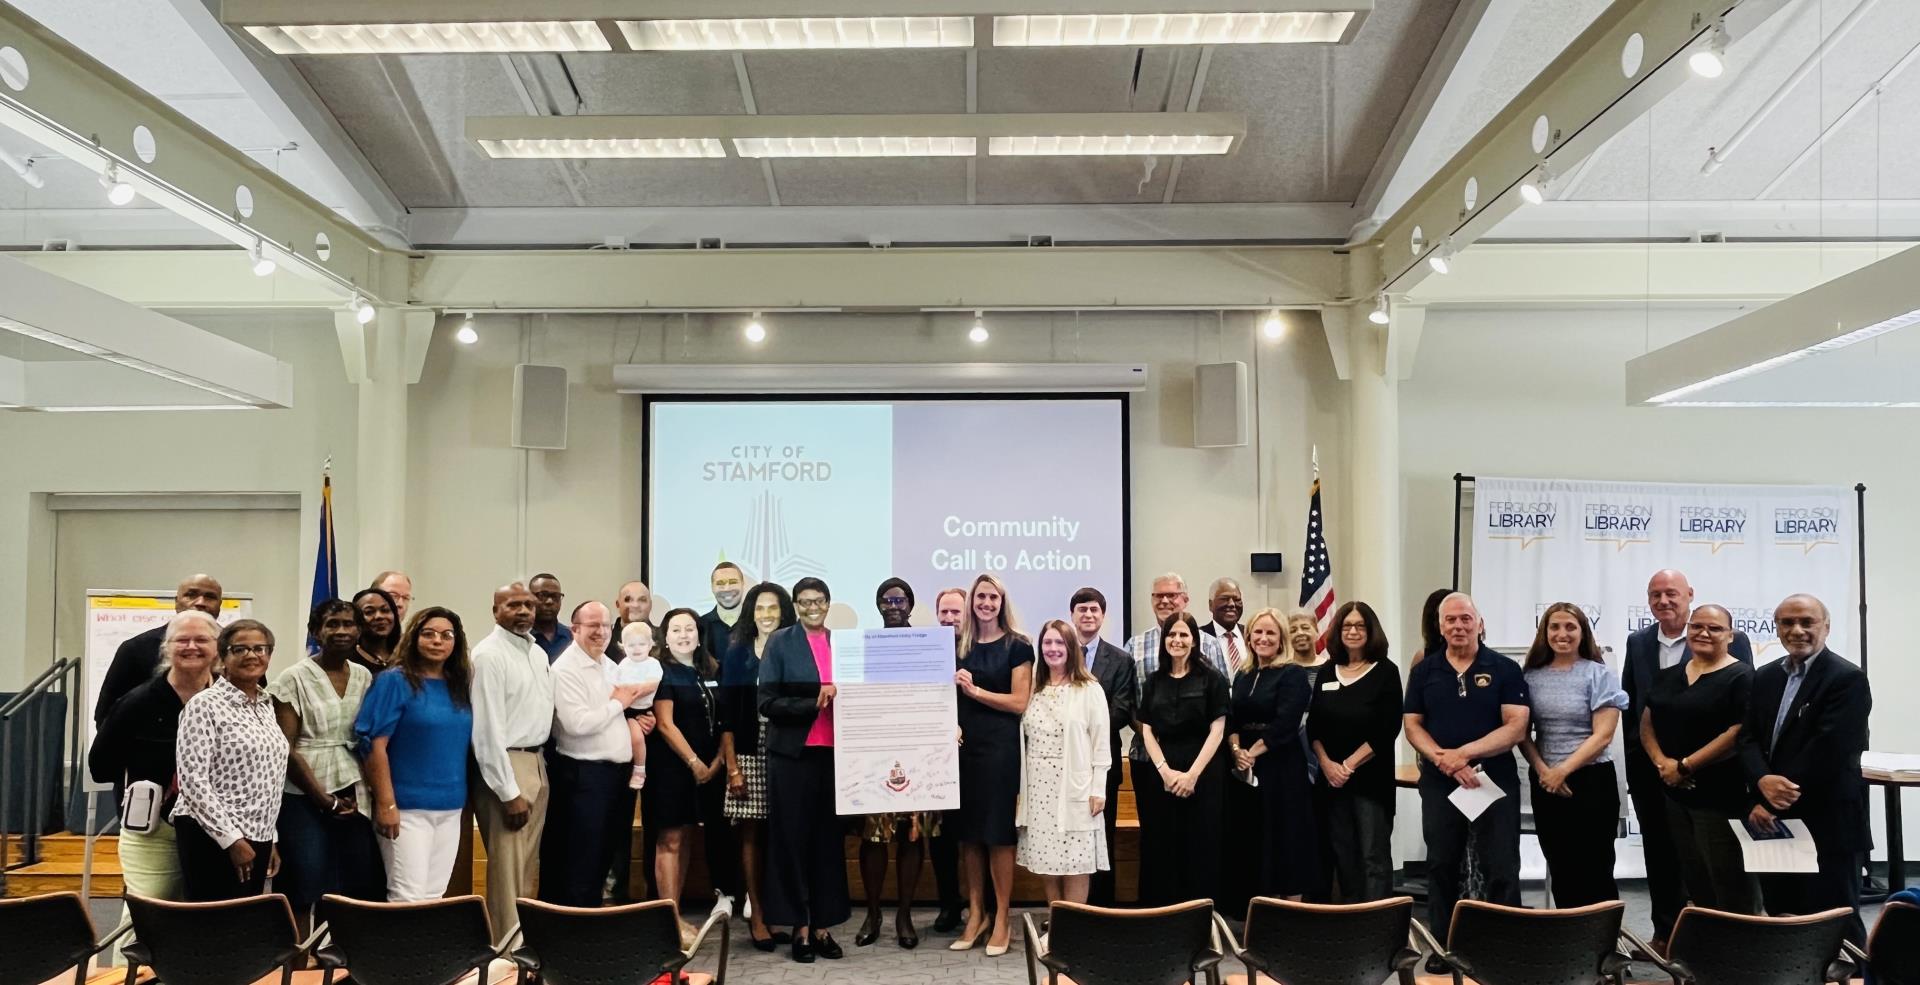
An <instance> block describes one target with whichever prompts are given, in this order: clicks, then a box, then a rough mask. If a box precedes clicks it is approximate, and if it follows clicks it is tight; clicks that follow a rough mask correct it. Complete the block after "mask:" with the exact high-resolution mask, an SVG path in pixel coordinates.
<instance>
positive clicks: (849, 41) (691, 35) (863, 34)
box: [620, 17, 973, 51]
mask: <svg viewBox="0 0 1920 985" xmlns="http://www.w3.org/2000/svg"><path fill="white" fill-rule="evenodd" d="M620 34H621V36H622V37H624V38H625V39H626V42H627V45H628V46H629V47H631V48H632V49H633V50H635V51H780V50H803V49H827V48H971V47H973V18H972V17H742V18H737V19H731V20H726V19H713V18H708V19H702V20H647V21H629V20H623V21H621V22H620Z"/></svg>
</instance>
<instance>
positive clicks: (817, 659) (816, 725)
mask: <svg viewBox="0 0 1920 985" xmlns="http://www.w3.org/2000/svg"><path fill="white" fill-rule="evenodd" d="M807 647H808V648H809V649H811V650H812V651H813V666H814V668H815V669H817V670H818V671H820V683H822V684H832V683H833V637H832V636H830V635H828V634H827V632H826V631H825V630H822V631H821V632H818V633H813V632H809V633H807ZM807 745H810V746H832V745H833V705H827V706H826V707H825V708H822V709H820V712H819V714H817V715H815V716H814V718H813V728H811V729H808V730H807Z"/></svg>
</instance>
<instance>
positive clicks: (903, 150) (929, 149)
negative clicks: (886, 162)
mask: <svg viewBox="0 0 1920 985" xmlns="http://www.w3.org/2000/svg"><path fill="white" fill-rule="evenodd" d="M733 150H734V153H736V154H739V155H740V156H741V157H972V156H974V154H975V153H977V152H978V151H979V141H978V140H977V139H976V138H973V137H736V138H734V141H733Z"/></svg>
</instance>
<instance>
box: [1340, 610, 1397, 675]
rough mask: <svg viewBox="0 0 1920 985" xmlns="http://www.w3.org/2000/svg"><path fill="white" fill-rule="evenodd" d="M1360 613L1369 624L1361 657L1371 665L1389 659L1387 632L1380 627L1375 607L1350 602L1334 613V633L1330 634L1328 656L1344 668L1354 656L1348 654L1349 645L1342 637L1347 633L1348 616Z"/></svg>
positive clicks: (1361, 649)
mask: <svg viewBox="0 0 1920 985" xmlns="http://www.w3.org/2000/svg"><path fill="white" fill-rule="evenodd" d="M1355 612H1358V613H1360V618H1361V620H1363V621H1364V622H1366V624H1367V642H1366V644H1365V645H1363V646H1362V647H1361V648H1360V655H1361V656H1362V657H1364V658H1366V660H1367V662H1369V663H1381V662H1383V661H1385V660H1386V659H1387V631H1386V630H1385V629H1383V628H1381V626H1380V617H1379V616H1377V615H1374V613H1373V606H1370V605H1368V604H1367V603H1365V602H1348V603H1347V604H1345V605H1342V606H1341V607H1340V608H1338V609H1336V610H1334V613H1333V632H1332V633H1329V634H1328V637H1329V638H1328V640H1327V656H1329V657H1332V658H1333V662H1334V663H1336V664H1339V665H1340V666H1342V667H1345V666H1346V665H1347V662H1348V661H1349V660H1352V659H1353V655H1352V654H1351V653H1349V652H1347V644H1346V641H1345V640H1344V639H1342V638H1341V637H1342V635H1343V634H1344V633H1345V632H1346V627H1347V616H1348V615H1350V614H1352V613H1355Z"/></svg>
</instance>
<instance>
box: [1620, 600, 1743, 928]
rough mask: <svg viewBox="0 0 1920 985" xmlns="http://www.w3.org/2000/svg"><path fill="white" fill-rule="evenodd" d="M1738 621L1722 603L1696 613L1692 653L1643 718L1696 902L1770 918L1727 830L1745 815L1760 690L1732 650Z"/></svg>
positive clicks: (1671, 671)
mask: <svg viewBox="0 0 1920 985" xmlns="http://www.w3.org/2000/svg"><path fill="white" fill-rule="evenodd" d="M1732 641H1733V617H1732V615H1731V614H1730V613H1728V612H1727V610H1726V609H1724V608H1721V607H1720V606H1717V605H1702V606H1696V607H1695V608H1694V610H1693V614H1692V615H1690V616H1688V617H1687V649H1688V651H1689V652H1690V654H1691V656H1690V657H1689V659H1688V660H1687V661H1686V662H1685V663H1680V664H1675V665H1673V666H1672V667H1668V668H1667V669H1665V670H1662V671H1660V672H1659V673H1657V674H1655V675H1654V677H1653V689H1652V690H1651V691H1650V692H1648V694H1647V710H1646V712H1645V713H1644V714H1642V715H1641V716H1640V746H1641V748H1643V749H1645V750H1646V751H1647V758H1648V759H1650V760H1652V761H1653V765H1654V768H1655V769H1658V770H1659V771H1660V779H1661V781H1662V782H1664V783H1665V784H1666V786H1667V824H1668V825H1669V826H1670V827H1671V828H1672V829H1673V842H1674V847H1675V848H1676V849H1677V850H1678V854H1679V856H1680V878H1681V881H1682V882H1684V883H1685V884H1686V887H1687V898H1688V899H1689V900H1691V901H1692V902H1693V904H1694V905H1695V906H1704V907H1707V908H1709V909H1714V910H1726V911H1728V912H1730V913H1747V914H1757V913H1759V912H1760V880H1759V877H1757V876H1755V875H1753V874H1752V873H1749V872H1748V871H1747V870H1746V863H1745V860H1744V859H1743V858H1742V857H1741V854H1740V841H1739V839H1738V838H1737V837H1735V835H1734V833H1733V828H1732V827H1730V826H1729V825H1728V824H1727V821H1728V820H1729V819H1732V818H1741V817H1745V816H1746V814H1747V808H1748V807H1749V806H1750V801H1749V800H1748V798H1747V784H1746V774H1745V772H1744V771H1743V770H1742V769H1741V767H1740V763H1739V759H1738V758H1737V756H1736V755H1735V745H1736V744H1737V743H1738V742H1739V741H1740V727H1741V725H1742V724H1743V723H1744V722H1745V721H1746V717H1747V700H1748V697H1749V695H1750V694H1751V692H1752V691H1753V668H1752V667H1750V666H1748V665H1747V664H1744V663H1741V662H1740V661H1739V660H1736V659H1734V658H1733V656H1732V655H1731V654H1729V653H1728V652H1727V645H1728V644H1729V643H1731V642H1732Z"/></svg>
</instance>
